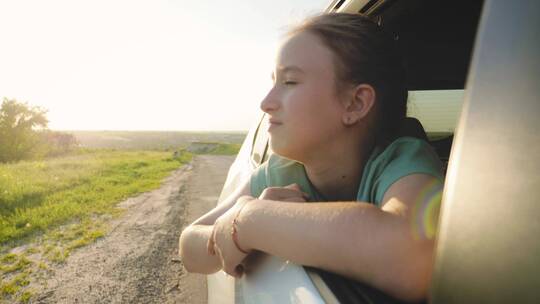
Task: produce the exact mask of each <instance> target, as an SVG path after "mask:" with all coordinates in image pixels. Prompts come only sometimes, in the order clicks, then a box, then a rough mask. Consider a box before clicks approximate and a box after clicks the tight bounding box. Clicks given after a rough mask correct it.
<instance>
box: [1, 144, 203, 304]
mask: <svg viewBox="0 0 540 304" xmlns="http://www.w3.org/2000/svg"><path fill="white" fill-rule="evenodd" d="M191 157H192V155H191V154H190V153H188V152H185V151H180V152H178V153H176V154H175V157H173V156H172V153H170V152H157V151H114V150H94V151H92V150H88V151H85V152H83V153H77V154H76V155H71V156H65V157H59V158H54V159H49V160H45V161H28V162H19V163H15V164H3V165H0V273H1V281H0V293H1V298H2V300H8V301H9V302H23V303H25V302H28V301H30V299H31V297H32V291H31V290H30V289H29V288H26V287H27V286H28V285H29V284H30V281H31V278H32V277H33V275H35V274H36V273H37V272H40V271H41V272H43V271H47V270H48V269H49V268H50V265H52V264H54V263H61V262H63V261H64V260H65V259H66V258H67V257H68V256H69V254H70V253H71V251H72V250H74V249H76V248H79V247H82V246H85V245H86V244H89V243H91V242H93V241H94V240H96V239H98V238H100V237H102V236H104V235H106V233H107V232H108V226H107V222H108V220H110V219H111V218H114V217H118V216H119V215H121V213H122V211H121V210H120V209H118V208H116V204H117V203H118V202H119V201H121V200H124V199H126V198H128V197H130V196H133V195H136V194H138V193H142V192H146V191H149V190H152V189H154V188H158V187H159V186H160V184H161V181H162V180H163V178H165V177H166V176H167V175H168V174H169V173H170V172H171V171H173V170H174V169H177V168H179V167H180V166H181V165H183V164H185V163H187V162H189V161H190V160H191ZM0 302H1V301H0Z"/></svg>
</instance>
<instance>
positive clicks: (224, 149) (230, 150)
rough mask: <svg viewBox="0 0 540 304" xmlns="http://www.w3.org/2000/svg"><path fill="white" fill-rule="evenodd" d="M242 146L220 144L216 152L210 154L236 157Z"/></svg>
mask: <svg viewBox="0 0 540 304" xmlns="http://www.w3.org/2000/svg"><path fill="white" fill-rule="evenodd" d="M241 146H242V145H241V144H224V143H220V144H219V145H218V146H217V147H216V148H215V149H214V150H212V151H210V152H209V153H208V154H212V155H236V154H238V151H240V147H241Z"/></svg>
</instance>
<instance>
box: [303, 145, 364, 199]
mask: <svg viewBox="0 0 540 304" xmlns="http://www.w3.org/2000/svg"><path fill="white" fill-rule="evenodd" d="M371 150H372V145H371V144H370V143H369V142H368V141H364V142H358V140H357V141H354V140H350V141H340V142H338V143H336V142H334V143H333V144H331V145H326V149H324V150H322V149H321V150H319V151H318V153H317V155H313V156H312V157H310V158H309V159H308V160H306V161H304V167H305V169H306V173H307V176H308V178H309V180H310V181H311V183H312V184H313V186H315V188H316V189H317V191H318V192H319V193H320V194H322V195H323V196H324V197H325V198H326V199H327V200H328V201H353V200H356V195H357V192H358V186H359V184H360V180H361V178H362V171H363V169H364V166H365V163H366V162H367V160H368V158H369V155H370V153H371Z"/></svg>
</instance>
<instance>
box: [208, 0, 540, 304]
mask: <svg viewBox="0 0 540 304" xmlns="http://www.w3.org/2000/svg"><path fill="white" fill-rule="evenodd" d="M327 11H328V12H331V11H336V12H353V13H362V14H365V15H368V16H370V17H372V18H374V19H375V20H377V21H378V22H381V23H383V25H384V26H385V27H386V28H387V29H389V30H391V31H393V32H394V33H396V35H397V36H396V37H398V39H399V40H401V43H402V47H403V48H404V54H405V59H406V63H407V73H408V80H407V81H408V83H407V85H408V87H409V88H410V90H411V91H420V92H419V94H420V95H421V92H425V91H426V90H427V91H430V92H433V94H431V95H429V94H428V97H429V96H430V97H431V98H442V97H441V96H443V95H442V93H441V94H438V93H437V92H446V93H445V94H446V95H445V96H447V95H448V94H449V93H448V91H441V90H461V91H457V92H458V95H455V96H458V97H454V99H459V100H457V101H456V102H457V105H456V106H454V108H455V109H457V110H456V111H455V112H456V119H457V116H459V119H457V125H456V126H453V125H452V126H451V127H450V129H448V130H446V131H447V132H440V131H441V130H435V131H434V130H432V129H430V128H429V127H428V128H426V129H427V133H428V134H427V135H428V137H429V138H430V141H431V143H432V144H433V145H434V147H435V148H436V150H437V152H438V153H439V155H440V156H441V159H443V160H445V161H448V171H447V175H446V181H445V188H444V194H443V202H442V208H441V215H440V220H439V227H438V234H437V245H436V256H435V271H434V274H433V278H432V288H431V294H430V300H431V301H432V302H433V303H534V302H538V301H540V241H538V240H539V239H540V238H539V237H538V235H540V216H539V214H540V212H539V211H540V204H539V203H538V201H539V198H540V195H539V194H540V178H539V174H538V173H539V172H540V160H539V156H540V135H539V134H540V133H539V132H538V127H539V123H538V121H539V118H538V116H539V114H540V100H539V99H540V21H539V20H540V2H538V1H534V0H529V1H504V0H486V1H446V2H442V1H426V0H396V1H391V0H372V1H367V0H334V1H331V2H330V4H329V6H328V8H327ZM463 89H465V90H463ZM411 93H413V94H414V92H411ZM445 98H446V97H445ZM439 108H441V106H437V107H435V109H434V110H430V111H424V114H422V115H423V116H424V117H422V115H419V117H417V118H418V119H419V120H420V121H421V122H422V123H423V124H424V123H425V121H426V120H425V119H429V116H435V117H434V119H435V120H440V119H439V118H438V116H437V115H439V114H441V112H440V111H439V112H437V111H438V110H437V109H439ZM439 110H440V109H439ZM441 111H443V112H444V111H446V110H444V109H443V110H441ZM444 113H446V112H444ZM444 113H442V114H444ZM442 114H441V115H442ZM426 116H428V117H426ZM441 117H442V116H441ZM432 118H433V117H432ZM267 123H268V122H267V121H266V120H265V118H264V115H263V116H262V118H261V120H260V122H259V123H258V124H257V125H256V126H255V127H254V128H252V129H251V130H250V131H249V133H248V135H247V137H246V140H245V142H244V144H243V146H242V148H241V150H240V153H239V154H238V156H237V159H236V161H235V162H234V164H233V165H232V166H231V169H230V171H229V174H228V177H227V181H226V182H225V185H224V187H223V191H222V193H221V196H220V201H221V200H223V198H225V197H226V196H227V195H228V194H229V193H231V191H232V190H233V189H234V188H235V187H237V185H238V183H239V182H240V181H242V180H244V179H246V178H249V176H250V174H251V172H252V171H253V170H254V169H255V168H256V167H257V166H259V165H260V164H262V163H263V162H264V161H265V160H266V159H267V158H268V155H269V154H270V153H271V151H269V148H268V135H267V132H266V128H267ZM454 129H455V130H454ZM443 131H444V130H443ZM454 134H455V135H454ZM450 148H451V150H450ZM359 286H360V287H359ZM359 288H360V289H362V288H364V287H361V285H356V284H355V283H351V282H350V281H349V280H346V279H344V278H340V277H339V276H337V275H332V274H328V273H325V272H321V271H318V270H315V269H311V268H305V267H302V266H300V265H295V264H294V263H290V262H288V261H284V260H281V259H279V258H277V257H270V256H269V257H266V258H265V260H264V262H263V263H262V264H261V266H260V269H259V270H257V272H256V273H254V274H253V275H250V276H244V277H243V278H241V279H238V280H235V279H234V278H232V277H230V276H228V275H226V274H225V273H224V272H222V271H221V272H218V273H216V274H213V275H210V276H208V301H209V303H325V302H326V303H338V302H342V303H348V302H350V303H363V302H362V299H361V298H359V297H361V296H359V295H360V294H362V292H363V291H358V289H359ZM369 293H370V294H371V295H373V299H376V300H375V302H377V301H380V302H384V303H388V302H391V301H393V300H392V299H389V298H385V297H384V295H380V294H378V293H377V291H373V290H370V291H369ZM379 296H380V297H379ZM377 299H378V300H377Z"/></svg>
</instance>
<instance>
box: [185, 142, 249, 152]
mask: <svg viewBox="0 0 540 304" xmlns="http://www.w3.org/2000/svg"><path fill="white" fill-rule="evenodd" d="M241 147H242V145H241V144H235V143H221V142H209V141H198V142H193V143H191V144H190V145H189V146H188V147H187V148H186V149H187V150H188V151H190V152H192V153H194V154H210V155H236V154H238V152H239V151H240V148H241Z"/></svg>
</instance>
